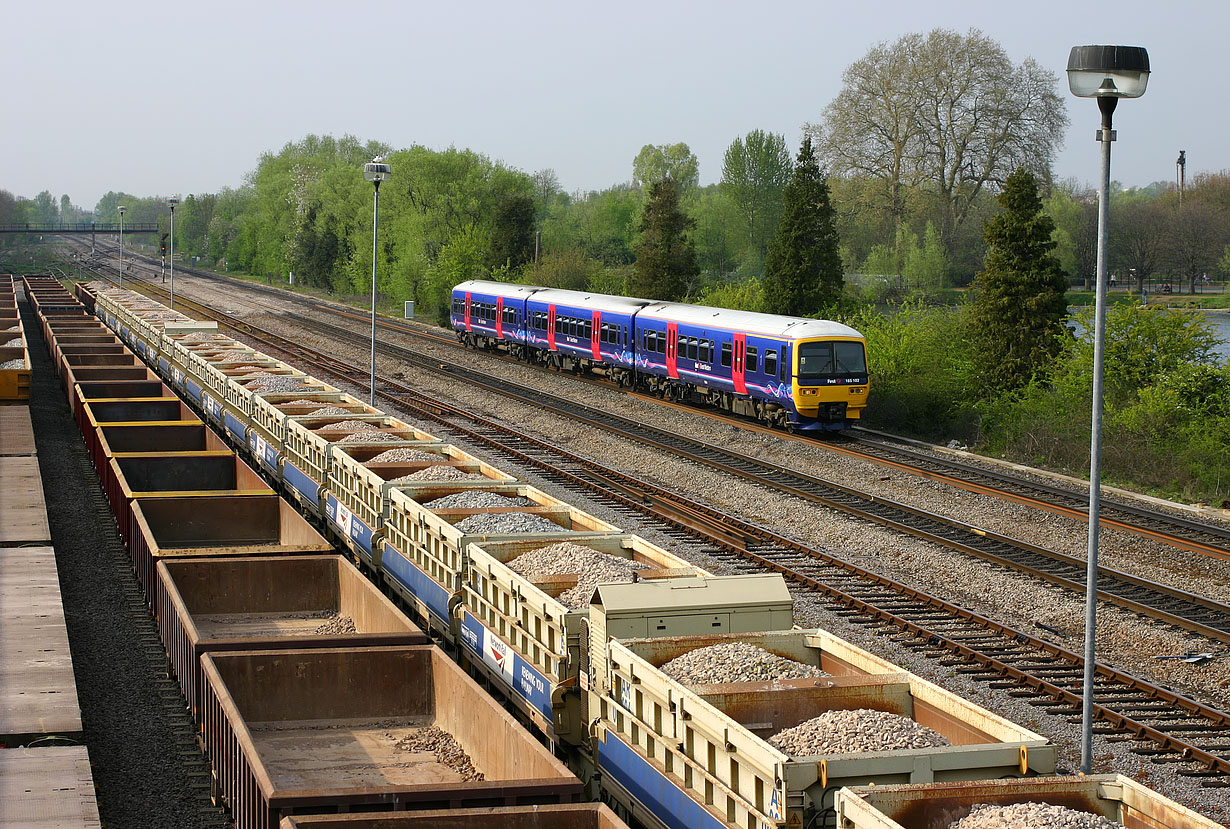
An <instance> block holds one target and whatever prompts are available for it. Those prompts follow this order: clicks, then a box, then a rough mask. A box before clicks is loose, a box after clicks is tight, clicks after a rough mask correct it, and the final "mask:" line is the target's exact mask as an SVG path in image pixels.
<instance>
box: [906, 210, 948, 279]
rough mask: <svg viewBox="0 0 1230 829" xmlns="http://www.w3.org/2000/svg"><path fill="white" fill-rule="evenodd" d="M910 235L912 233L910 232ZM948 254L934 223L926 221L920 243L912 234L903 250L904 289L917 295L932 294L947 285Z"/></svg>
mask: <svg viewBox="0 0 1230 829" xmlns="http://www.w3.org/2000/svg"><path fill="white" fill-rule="evenodd" d="M911 235H912V234H911ZM948 268H949V265H948V256H947V254H945V252H944V245H943V243H942V242H941V241H940V234H939V231H938V230H936V229H935V225H933V224H932V223H931V222H927V228H926V230H925V231H924V232H923V238H922V242H921V244H920V243H919V241H918V237H917V236H913V238H912V242H911V244H910V246H909V247H908V248H907V249H906V250H905V268H904V269H903V271H902V273H903V275H904V276H905V284H906V290H907V292H909V293H912V294H915V295H918V296H934V295H935V294H936V293H938V292H939V290H940V289H941V288H946V287H948Z"/></svg>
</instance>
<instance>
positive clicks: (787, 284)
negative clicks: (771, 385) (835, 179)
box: [763, 138, 844, 316]
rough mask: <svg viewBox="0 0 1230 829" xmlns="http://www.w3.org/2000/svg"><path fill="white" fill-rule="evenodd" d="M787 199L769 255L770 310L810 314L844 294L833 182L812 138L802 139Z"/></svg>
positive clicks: (767, 304)
mask: <svg viewBox="0 0 1230 829" xmlns="http://www.w3.org/2000/svg"><path fill="white" fill-rule="evenodd" d="M782 199H783V202H784V205H783V210H782V218H781V221H780V222H778V225H777V234H776V235H775V236H774V237H773V243H772V244H771V245H770V246H769V255H768V258H767V259H766V260H765V273H764V280H763V285H764V297H765V310H766V311H769V312H770V313H775V314H792V315H795V316H807V315H810V314H815V313H818V312H819V311H820V310H821V309H823V308H825V307H827V306H830V305H833V304H835V303H836V302H837V301H838V300H839V299H841V286H842V278H843V276H844V270H843V268H842V263H841V253H840V252H839V250H838V238H837V226H836V224H835V222H834V215H833V205H832V202H831V201H830V200H829V184H828V180H827V179H826V178H825V176H824V173H822V172H821V171H820V165H819V163H818V162H817V161H816V154H815V152H813V150H812V146H811V138H805V139H803V146H802V148H800V150H799V157H798V163H797V164H796V165H795V168H794V175H793V177H792V178H791V180H790V183H789V184H787V185H786V191H785V193H784V194H783V196H782Z"/></svg>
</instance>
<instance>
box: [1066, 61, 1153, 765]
mask: <svg viewBox="0 0 1230 829" xmlns="http://www.w3.org/2000/svg"><path fill="white" fill-rule="evenodd" d="M1148 83H1149V53H1148V52H1147V51H1145V49H1144V48H1143V47H1141V46H1073V47H1072V52H1071V54H1069V55H1068V88H1069V89H1071V90H1072V94H1073V95H1075V96H1077V97H1078V98H1097V99H1098V109H1099V110H1101V112H1102V129H1100V130H1098V133H1097V140H1098V143H1100V144H1101V145H1102V178H1101V180H1100V181H1099V182H1098V265H1097V272H1096V279H1097V290H1096V294H1095V297H1096V299H1095V302H1096V305H1095V308H1096V310H1095V312H1094V326H1093V417H1092V427H1093V428H1092V437H1091V438H1090V445H1089V557H1088V560H1087V562H1086V570H1085V686H1084V699H1083V701H1082V702H1083V704H1082V706H1081V771H1082V772H1084V773H1085V774H1088V773H1089V772H1090V767H1091V766H1092V765H1093V681H1094V666H1095V665H1096V662H1095V645H1096V643H1097V607H1098V530H1099V523H1100V521H1101V506H1102V504H1101V498H1102V480H1101V478H1102V360H1103V343H1104V341H1105V339H1106V238H1107V224H1108V220H1109V217H1110V143H1111V142H1112V141H1114V140H1115V131H1114V130H1113V129H1111V115H1112V114H1113V113H1114V111H1115V106H1116V104H1118V103H1119V99H1120V98H1139V97H1140V96H1141V95H1144V94H1145V86H1147V85H1148Z"/></svg>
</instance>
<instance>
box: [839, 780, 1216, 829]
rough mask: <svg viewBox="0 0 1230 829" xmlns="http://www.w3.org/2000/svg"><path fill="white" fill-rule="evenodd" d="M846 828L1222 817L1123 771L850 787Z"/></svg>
mask: <svg viewBox="0 0 1230 829" xmlns="http://www.w3.org/2000/svg"><path fill="white" fill-rule="evenodd" d="M837 816H838V821H837V825H838V826H842V827H848V829H906V827H909V829H996V828H997V827H1005V826H1011V827H1021V829H1033V827H1044V828H1045V829H1114V827H1119V826H1148V827H1152V829H1213V827H1216V826H1220V825H1221V824H1219V823H1217V822H1215V821H1213V820H1210V819H1209V818H1206V817H1204V816H1202V815H1199V814H1197V813H1196V812H1193V811H1192V810H1191V809H1188V808H1186V807H1185V806H1181V805H1179V804H1178V803H1175V802H1174V801H1173V800H1171V799H1169V798H1167V797H1163V796H1162V795H1160V794H1158V793H1157V792H1155V791H1153V790H1152V789H1149V788H1146V787H1145V786H1142V785H1141V784H1140V783H1137V782H1136V781H1134V780H1130V779H1128V778H1127V777H1124V776H1122V775H1114V774H1095V775H1089V776H1085V777H1040V778H1030V779H1024V780H985V781H978V782H954V783H931V784H926V785H905V786H875V787H857V788H845V789H842V790H841V791H840V792H838V794H837Z"/></svg>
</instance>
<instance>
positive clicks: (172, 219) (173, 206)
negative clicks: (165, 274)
mask: <svg viewBox="0 0 1230 829" xmlns="http://www.w3.org/2000/svg"><path fill="white" fill-rule="evenodd" d="M170 252H171V310H172V311H174V310H175V205H174V204H172V205H171V251H170Z"/></svg>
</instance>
